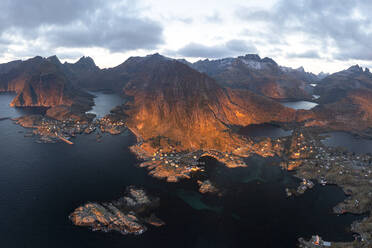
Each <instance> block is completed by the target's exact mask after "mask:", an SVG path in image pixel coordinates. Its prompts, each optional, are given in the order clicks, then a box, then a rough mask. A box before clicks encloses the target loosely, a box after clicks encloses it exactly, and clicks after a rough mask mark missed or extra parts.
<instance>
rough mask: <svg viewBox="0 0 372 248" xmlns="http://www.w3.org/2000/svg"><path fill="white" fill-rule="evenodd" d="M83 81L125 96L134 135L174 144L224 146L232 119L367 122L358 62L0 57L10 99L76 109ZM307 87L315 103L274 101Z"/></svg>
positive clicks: (229, 142)
mask: <svg viewBox="0 0 372 248" xmlns="http://www.w3.org/2000/svg"><path fill="white" fill-rule="evenodd" d="M314 83H315V84H316V87H315V89H314ZM86 89H89V90H103V89H105V90H107V89H109V90H111V91H113V92H117V93H120V94H122V95H123V96H125V97H127V99H128V100H129V101H128V102H127V104H126V105H125V106H121V107H118V108H117V109H116V110H115V111H116V113H120V114H121V116H122V117H123V118H125V121H126V123H127V126H128V127H129V128H130V129H131V130H132V131H133V132H134V133H135V134H136V135H137V137H140V138H141V139H143V140H145V141H146V140H147V141H151V140H153V139H161V140H163V141H164V142H168V143H169V142H170V143H172V144H178V146H179V147H182V149H190V148H192V149H206V148H208V149H214V148H215V149H217V148H218V149H219V150H229V149H232V148H233V144H238V143H239V142H240V137H239V136H238V135H236V134H235V133H234V132H233V129H232V127H234V126H247V125H250V124H260V123H267V122H304V125H307V126H327V127H329V128H335V129H353V130H354V129H355V130H360V129H366V128H369V127H372V107H371V106H372V75H371V73H370V72H369V71H368V70H363V69H361V68H360V67H359V66H353V67H351V68H349V69H348V70H344V71H341V72H338V73H334V74H332V75H325V74H319V75H315V74H312V73H309V72H305V70H304V69H303V68H302V67H300V68H298V69H292V68H287V67H281V66H279V65H278V64H277V63H276V62H275V61H274V60H272V59H270V58H263V59H261V58H260V57H259V56H258V55H252V54H248V55H245V56H240V57H237V58H226V59H220V60H202V61H198V62H195V63H189V62H187V61H185V60H176V59H171V58H167V57H164V56H162V55H160V54H153V55H148V56H145V57H131V58H129V59H128V60H126V61H125V62H124V63H122V64H120V65H118V66H116V67H113V68H109V69H100V68H98V67H97V66H96V65H95V63H94V61H93V59H91V58H90V57H82V58H81V59H79V60H78V61H77V62H76V63H61V62H60V61H59V59H58V58H57V57H56V56H52V57H49V58H42V57H35V58H32V59H29V60H26V61H13V62H10V63H6V64H0V91H3V92H4V91H13V92H16V93H17V95H16V97H15V98H14V100H13V101H12V103H11V105H12V106H31V107H33V106H44V107H56V106H67V107H68V109H69V111H77V112H80V113H84V112H85V111H86V110H87V109H89V108H90V106H91V105H92V104H93V101H92V96H91V95H90V94H88V93H86V91H85V90H86ZM313 91H314V92H315V93H316V94H318V95H319V96H320V98H319V99H318V102H319V103H320V105H319V106H317V107H315V108H314V109H312V110H309V111H303V110H302V111H295V110H293V109H290V108H286V107H284V106H283V105H282V104H280V103H279V102H278V101H275V100H283V99H300V100H306V99H311V97H312V94H313ZM350 122H353V123H354V124H352V125H351V124H350Z"/></svg>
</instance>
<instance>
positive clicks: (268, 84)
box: [189, 54, 318, 99]
mask: <svg viewBox="0 0 372 248" xmlns="http://www.w3.org/2000/svg"><path fill="white" fill-rule="evenodd" d="M189 65H190V66H191V67H193V68H194V69H196V70H198V71H200V72H204V73H206V74H208V75H209V76H211V77H212V78H215V79H216V80H217V82H218V83H220V84H221V85H223V86H227V87H232V88H243V89H249V90H251V91H253V92H255V93H257V94H260V95H264V96H267V97H270V98H273V99H290V98H291V99H306V98H310V94H309V93H310V92H311V90H312V89H311V86H310V85H309V84H310V83H312V82H314V81H318V77H317V76H316V75H314V74H312V73H308V72H305V71H304V70H303V68H301V67H300V68H298V69H292V68H288V67H281V66H278V64H277V63H276V62H275V61H274V60H272V59H270V58H263V59H261V58H260V57H259V56H258V55H255V54H247V55H245V56H239V57H237V58H225V59H219V60H208V59H207V60H200V61H198V62H195V63H193V64H189Z"/></svg>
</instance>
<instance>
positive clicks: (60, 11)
mask: <svg viewBox="0 0 372 248" xmlns="http://www.w3.org/2000/svg"><path fill="white" fill-rule="evenodd" d="M0 9H1V10H2V15H1V17H0V35H1V34H5V33H6V34H13V35H19V36H20V37H21V38H23V39H24V40H30V39H42V40H43V41H44V42H45V44H44V45H45V46H50V47H51V48H56V47H66V48H80V47H103V48H107V49H109V50H111V51H114V52H117V51H127V50H131V49H152V48H155V47H156V46H157V45H159V44H162V43H163V28H162V26H161V25H160V24H159V23H157V22H154V21H152V20H149V19H147V18H144V17H141V16H140V14H139V10H137V9H136V2H134V1H119V0H113V1H105V0H89V1H86V0H48V1H44V0H28V1H23V0H2V1H1V2H0Z"/></svg>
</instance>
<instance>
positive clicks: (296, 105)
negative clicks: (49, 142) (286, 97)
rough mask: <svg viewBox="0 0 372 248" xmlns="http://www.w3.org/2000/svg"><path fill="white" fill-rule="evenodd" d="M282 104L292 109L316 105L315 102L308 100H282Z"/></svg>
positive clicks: (306, 108) (309, 107)
mask: <svg viewBox="0 0 372 248" xmlns="http://www.w3.org/2000/svg"><path fill="white" fill-rule="evenodd" d="M282 104H283V105H284V106H286V107H288V108H293V109H305V110H309V109H312V108H314V107H315V106H316V105H318V104H317V103H315V102H309V101H294V102H282Z"/></svg>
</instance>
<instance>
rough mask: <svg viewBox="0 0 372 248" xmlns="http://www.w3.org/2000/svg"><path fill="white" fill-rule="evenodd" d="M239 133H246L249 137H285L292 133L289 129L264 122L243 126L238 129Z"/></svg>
mask: <svg viewBox="0 0 372 248" xmlns="http://www.w3.org/2000/svg"><path fill="white" fill-rule="evenodd" d="M239 134H241V135H246V136H250V137H271V138H279V137H285V136H289V135H291V134H292V131H291V130H284V129H283V128H281V127H279V126H276V125H273V124H269V123H265V124H258V125H255V124H253V125H249V126H246V127H243V128H241V129H240V130H239Z"/></svg>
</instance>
